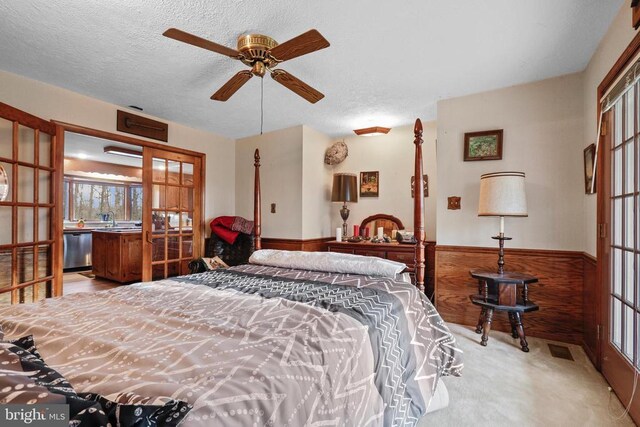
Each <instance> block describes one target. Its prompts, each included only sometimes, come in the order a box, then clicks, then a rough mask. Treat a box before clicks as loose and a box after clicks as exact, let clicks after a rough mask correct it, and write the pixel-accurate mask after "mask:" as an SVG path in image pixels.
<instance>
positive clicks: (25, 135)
mask: <svg viewBox="0 0 640 427" xmlns="http://www.w3.org/2000/svg"><path fill="white" fill-rule="evenodd" d="M54 135H55V129H54V126H53V125H52V124H51V123H50V122H47V121H45V120H42V119H39V118H37V117H34V116H31V115H29V114H27V113H25V112H23V111H20V110H17V109H14V108H12V107H10V106H8V105H5V104H1V103H0V196H1V197H0V223H1V224H2V227H3V231H2V232H1V233H0V303H11V304H16V303H26V302H34V301H37V300H40V299H42V298H46V297H51V296H52V295H53V294H54V293H55V289H54V277H55V274H54V268H53V259H54V252H55V251H57V250H58V246H57V245H56V242H55V236H54V221H53V217H54V207H55V201H54V195H55V192H54V184H53V183H54V178H53V177H54V173H55V171H56V170H55V165H53V163H52V161H53V159H54V155H53V153H54V150H55V136H54Z"/></svg>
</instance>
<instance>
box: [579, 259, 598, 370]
mask: <svg viewBox="0 0 640 427" xmlns="http://www.w3.org/2000/svg"><path fill="white" fill-rule="evenodd" d="M583 255H584V256H583V270H582V283H583V291H582V313H583V316H584V322H583V325H584V326H583V331H582V332H583V340H582V347H583V348H584V351H585V353H587V356H588V357H589V359H591V363H593V365H594V366H595V367H596V368H597V369H598V370H599V369H600V356H599V355H600V339H599V337H600V334H599V333H598V328H599V327H600V326H599V325H600V299H599V293H598V292H596V286H597V282H598V274H597V270H598V262H597V260H596V258H594V257H592V256H591V255H588V254H583Z"/></svg>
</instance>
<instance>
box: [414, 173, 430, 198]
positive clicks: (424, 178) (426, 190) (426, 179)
mask: <svg viewBox="0 0 640 427" xmlns="http://www.w3.org/2000/svg"><path fill="white" fill-rule="evenodd" d="M414 183H415V177H414V176H412V177H411V198H412V199H413V195H414V194H415V190H414V187H415V185H414ZM422 183H423V184H424V192H423V197H429V177H428V176H427V175H422Z"/></svg>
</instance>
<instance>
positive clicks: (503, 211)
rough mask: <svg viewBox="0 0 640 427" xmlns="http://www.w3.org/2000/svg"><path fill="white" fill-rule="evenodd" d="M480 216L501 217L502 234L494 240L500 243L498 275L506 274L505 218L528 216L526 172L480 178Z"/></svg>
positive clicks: (502, 173) (489, 174)
mask: <svg viewBox="0 0 640 427" xmlns="http://www.w3.org/2000/svg"><path fill="white" fill-rule="evenodd" d="M478 216H499V217H500V233H499V234H498V235H497V236H495V237H492V239H495V240H498V241H499V242H500V251H499V253H498V274H502V273H504V241H505V240H511V237H505V235H504V217H505V216H528V213H527V197H526V194H525V191H524V172H493V173H485V174H484V175H481V176H480V200H479V203H478Z"/></svg>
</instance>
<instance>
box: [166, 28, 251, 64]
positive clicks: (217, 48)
mask: <svg viewBox="0 0 640 427" xmlns="http://www.w3.org/2000/svg"><path fill="white" fill-rule="evenodd" d="M162 35H163V36H165V37H169V38H170V39H174V40H178V41H180V42H183V43H187V44H190V45H193V46H197V47H201V48H202V49H207V50H210V51H212V52H216V53H220V54H222V55H226V56H230V57H231V58H237V57H239V56H240V52H238V51H237V50H235V49H231V48H229V47H226V46H222V45H221V44H218V43H214V42H212V41H209V40H206V39H203V38H202V37H198V36H194V35H193V34H189V33H186V32H184V31H182V30H178V29H177V28H169V29H168V30H167V31H165V32H164V33H162Z"/></svg>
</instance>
